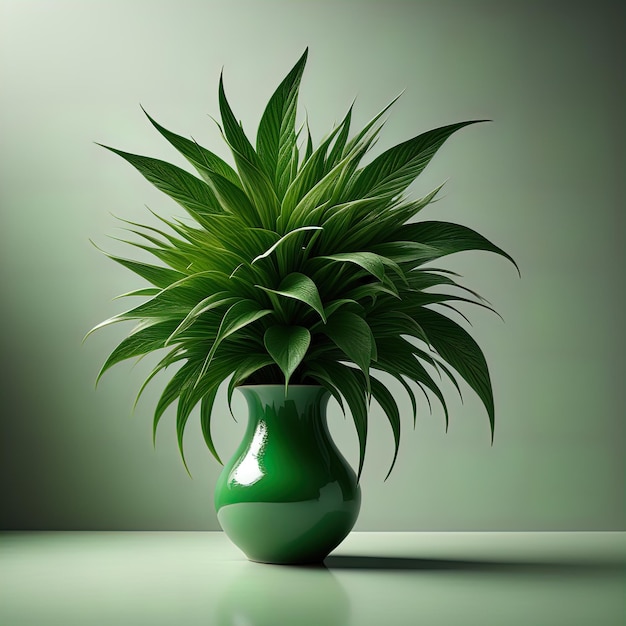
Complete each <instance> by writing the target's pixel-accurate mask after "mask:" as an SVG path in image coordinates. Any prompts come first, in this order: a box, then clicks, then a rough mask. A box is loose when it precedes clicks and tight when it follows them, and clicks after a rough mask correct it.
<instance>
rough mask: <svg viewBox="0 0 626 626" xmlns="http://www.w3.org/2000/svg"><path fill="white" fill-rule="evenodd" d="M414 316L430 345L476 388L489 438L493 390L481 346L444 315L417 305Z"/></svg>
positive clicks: (492, 413)
mask: <svg viewBox="0 0 626 626" xmlns="http://www.w3.org/2000/svg"><path fill="white" fill-rule="evenodd" d="M415 319H416V320H417V321H418V322H419V324H420V325H421V326H422V328H423V329H424V330H425V332H426V334H427V336H428V339H429V341H430V343H431V344H432V346H433V348H435V350H436V351H437V352H438V353H439V355H440V356H441V358H442V359H444V360H445V361H446V362H447V363H448V364H449V365H451V366H452V367H453V368H454V369H455V370H456V371H457V372H458V373H459V374H460V375H461V376H462V377H463V378H464V380H465V381H466V382H467V384H468V385H469V386H470V387H471V388H472V389H473V390H474V391H475V392H476V394H477V395H478V397H479V398H480V399H481V401H482V403H483V405H484V406H485V409H486V410H487V414H488V416H489V425H490V427H491V440H492V441H493V435H494V428H495V410H494V402H493V390H492V388H491V378H490V376H489V368H488V366H487V361H486V360H485V357H484V355H483V352H482V350H481V349H480V347H479V346H478V344H477V343H476V341H475V340H474V339H473V338H472V337H471V336H470V335H469V333H468V332H467V331H466V330H465V329H463V328H462V327H461V326H459V325H458V324H457V323H456V322H454V321H452V320H451V319H449V318H448V317H446V316H445V315H441V313H437V312H436V311H433V310H431V309H421V310H420V312H419V314H416V316H415Z"/></svg>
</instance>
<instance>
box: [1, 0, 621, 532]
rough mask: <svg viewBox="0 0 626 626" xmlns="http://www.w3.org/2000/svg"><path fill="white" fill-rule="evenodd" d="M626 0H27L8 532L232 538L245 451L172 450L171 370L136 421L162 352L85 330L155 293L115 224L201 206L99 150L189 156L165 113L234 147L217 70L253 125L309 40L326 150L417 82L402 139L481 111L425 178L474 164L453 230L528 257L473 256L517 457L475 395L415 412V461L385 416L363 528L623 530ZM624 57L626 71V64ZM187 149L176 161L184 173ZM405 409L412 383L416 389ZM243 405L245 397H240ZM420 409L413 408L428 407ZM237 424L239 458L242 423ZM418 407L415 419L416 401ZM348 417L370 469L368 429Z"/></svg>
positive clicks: (352, 450) (5, 368)
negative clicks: (231, 515)
mask: <svg viewBox="0 0 626 626" xmlns="http://www.w3.org/2000/svg"><path fill="white" fill-rule="evenodd" d="M623 23H624V12H623V9H619V8H618V3H614V4H610V3H606V2H605V3H603V2H595V3H593V4H592V3H579V4H575V3H558V2H542V3H532V2H531V3H528V2H480V1H477V0H468V1H457V2H452V1H448V2H419V1H416V2H340V3H339V2H338V3H333V2H299V3H296V2H286V1H285V2H280V1H266V2H263V3H260V2H242V1H235V2H229V3H225V2H224V3H218V2H206V1H200V0H197V1H194V0H177V1H176V2H173V1H163V2H148V1H147V0H143V1H142V0H133V1H131V2H126V1H122V0H109V1H106V2H105V1H94V2H70V1H69V0H49V1H43V0H42V1H36V0H3V2H2V3H1V4H0V82H1V83H2V94H1V95H0V136H1V137H2V144H1V148H0V160H1V167H0V201H1V204H2V213H1V216H2V217H1V220H2V221H1V232H0V237H1V247H0V278H1V284H2V297H1V299H0V306H1V308H0V320H1V324H0V340H1V346H0V348H1V349H0V358H1V359H2V363H1V366H2V372H3V375H2V378H1V381H2V383H1V384H2V405H1V406H2V413H1V417H0V445H1V458H0V489H1V494H0V496H1V500H0V502H1V504H0V527H2V528H12V529H29V528H46V529H216V528H218V526H217V520H216V518H215V514H214V512H213V509H212V490H213V485H214V483H215V480H216V477H217V475H218V472H219V466H218V465H217V463H215V462H214V461H213V460H212V458H211V457H210V455H209V453H208V451H207V450H206V449H205V447H204V444H203V443H202V441H201V436H200V430H199V426H198V424H197V420H194V419H192V420H191V423H190V426H189V432H188V434H187V437H186V449H187V458H188V461H189V466H190V469H191V472H192V474H193V479H190V478H189V477H188V476H187V474H186V473H185V470H184V468H183V466H182V463H181V462H180V459H179V456H178V451H177V447H176V440H175V432H174V424H173V420H172V418H173V416H172V415H171V414H167V415H166V416H165V417H164V419H163V422H164V423H163V425H162V426H161V430H160V432H159V436H158V439H157V447H156V451H155V450H153V448H152V442H151V412H152V410H153V408H154V404H155V402H156V399H157V398H158V395H159V390H160V387H159V385H161V384H162V380H159V381H156V382H155V383H154V384H153V385H152V387H150V388H149V389H148V392H147V393H146V395H145V397H144V398H143V400H142V401H141V402H140V404H139V405H138V407H137V409H136V410H135V413H134V416H133V417H130V413H131V409H132V403H133V399H134V395H135V393H136V391H137V389H138V387H139V385H140V383H141V381H142V380H143V377H144V376H145V375H146V373H147V372H148V371H149V363H146V362H142V363H140V364H138V365H137V366H136V367H133V366H132V365H130V364H129V365H128V366H126V365H122V366H119V367H118V368H117V369H115V370H112V371H111V372H110V373H108V374H107V375H106V377H105V378H104V379H103V380H102V382H101V385H100V386H99V388H98V389H97V391H94V379H95V376H96V373H97V371H98V369H99V366H100V364H101V363H102V361H103V359H104V358H105V356H106V355H107V354H108V352H109V351H110V350H111V349H112V348H113V346H114V345H116V341H118V340H119V339H120V338H121V336H122V334H123V332H124V330H123V329H121V328H111V329H108V330H107V331H102V332H101V333H99V334H96V335H94V336H92V337H91V338H90V339H89V340H88V341H87V342H86V343H85V344H84V345H81V340H82V337H83V335H84V334H85V332H86V331H87V330H88V329H89V328H90V327H92V326H93V325H95V324H96V323H97V322H99V321H101V320H102V319H104V318H105V317H108V316H110V315H112V314H114V313H115V312H118V311H120V310H122V309H121V307H122V306H123V305H122V304H121V303H119V302H114V301H112V298H113V297H114V296H115V295H117V294H119V293H122V292H124V291H128V290H131V289H133V288H136V287H137V286H139V285H138V282H137V280H135V278H134V277H133V275H131V274H130V273H129V272H126V271H125V270H124V269H123V268H121V267H118V266H116V265H115V264H114V263H112V262H111V261H109V260H108V259H106V258H105V257H104V256H103V255H102V254H100V253H99V252H98V251H97V250H96V249H95V248H94V247H93V246H92V245H91V244H90V242H89V239H93V240H94V241H95V242H96V243H97V245H99V246H102V247H105V248H106V249H107V250H109V251H113V252H115V251H122V250H123V249H124V248H123V247H122V245H121V244H119V243H118V242H116V241H114V240H111V239H108V238H107V235H113V236H120V235H121V231H120V230H119V227H118V226H119V224H118V223H117V222H116V221H115V220H114V218H113V217H112V216H111V213H113V214H116V215H119V216H122V217H125V218H128V219H131V220H132V219H135V220H139V221H143V220H149V219H150V215H149V213H148V211H147V210H146V208H145V206H144V205H146V204H147V205H148V206H149V207H150V208H151V209H154V210H156V211H158V212H160V213H161V214H163V215H166V216H169V215H180V211H179V209H178V207H177V206H176V205H174V204H173V203H172V202H171V201H169V200H168V199H167V198H166V197H164V196H161V195H160V194H159V193H158V192H157V191H155V190H154V189H152V188H151V187H150V185H149V184H148V183H146V182H145V181H144V180H143V179H142V178H141V177H140V176H139V175H138V174H137V173H136V172H135V171H134V170H132V168H131V167H130V166H128V165H127V164H125V163H124V162H123V161H122V160H121V159H118V158H116V157H114V156H113V155H111V154H110V153H107V152H106V151H104V150H102V149H101V148H99V147H98V146H96V145H94V143H93V142H94V141H99V142H102V143H106V144H109V145H113V146H116V147H119V148H121V149H126V150H129V151H131V152H139V153H144V154H149V155H152V156H157V157H160V158H164V159H170V160H174V161H176V158H177V157H176V155H175V154H174V153H173V152H172V151H171V150H170V149H169V147H168V146H167V144H166V143H165V142H164V141H163V140H162V139H161V138H160V137H159V136H158V134H157V133H156V132H155V131H154V130H153V129H152V128H151V127H150V125H149V123H148V122H147V120H146V119H145V117H144V116H143V114H142V112H141V110H140V108H139V103H141V104H142V105H143V106H144V107H146V109H147V110H148V111H149V112H150V113H151V114H152V115H154V116H155V117H156V118H157V119H158V120H159V121H161V123H163V124H164V125H165V126H167V127H170V128H172V129H174V130H177V131H178V132H179V133H181V134H184V135H193V136H195V137H196V138H197V139H198V140H199V141H200V142H201V143H204V144H205V145H208V146H210V147H212V148H213V149H214V150H215V151H216V152H218V153H219V154H222V156H224V157H226V156H227V154H226V152H225V150H224V148H223V144H222V143H221V139H220V137H219V133H218V131H217V130H216V128H215V125H214V124H213V123H212V122H211V120H210V118H209V117H208V116H207V114H209V115H214V116H215V115H217V113H218V107H217V81H218V77H219V73H220V70H221V68H222V67H224V69H225V81H226V88H227V92H228V95H229V98H230V101H231V103H232V104H233V107H234V108H235V110H236V113H237V115H239V116H240V117H241V118H242V120H243V122H244V125H245V126H246V128H247V129H253V128H255V126H256V124H257V123H258V120H259V117H260V114H261V112H262V107H263V105H264V103H265V102H266V101H267V98H268V97H269V95H270V94H271V92H272V90H273V89H274V87H275V86H276V84H277V83H278V81H279V80H280V79H281V78H282V77H283V76H284V74H285V73H286V72H287V70H288V69H289V68H290V67H291V65H292V64H293V62H295V60H296V59H297V57H298V56H299V55H300V54H301V52H302V50H303V49H304V48H305V46H307V45H308V46H309V47H310V56H309V63H308V67H307V70H306V73H305V77H304V81H303V86H302V92H301V111H302V112H303V111H304V110H305V109H306V111H307V112H308V115H309V119H310V122H311V126H312V129H313V134H314V136H315V137H316V138H317V139H319V138H320V137H321V135H322V134H323V133H324V132H325V131H327V130H328V129H330V127H331V126H332V124H333V123H334V122H336V121H338V120H339V119H341V117H342V116H343V114H344V112H345V111H346V109H347V107H348V106H349V105H350V102H351V100H352V98H353V97H354V96H357V103H356V113H355V117H356V119H355V122H356V124H357V125H358V124H362V123H364V122H365V121H366V120H367V119H369V118H370V117H371V116H373V115H374V114H375V113H376V112H378V110H380V109H381V108H382V107H383V106H384V105H385V104H386V103H387V102H388V101H389V100H390V99H391V98H393V97H394V96H395V95H397V94H398V93H399V92H400V91H402V90H405V92H404V95H403V96H402V98H401V99H400V100H399V102H398V103H397V104H396V105H395V106H394V108H393V111H392V114H391V117H390V120H389V122H388V123H387V125H386V127H385V130H384V132H383V135H382V138H381V141H380V143H379V146H378V147H377V149H380V150H382V149H384V148H386V147H389V146H391V145H393V144H394V143H397V142H399V141H401V140H403V139H406V138H408V137H411V136H414V135H416V134H418V133H419V132H422V131H423V130H427V129H429V128H433V127H436V126H439V125H443V124H447V123H450V122H454V121H458V120H461V119H472V118H489V119H492V120H494V122H493V123H491V124H484V125H477V126H473V127H471V128H468V129H465V130H463V131H462V132H461V133H459V134H458V135H455V136H454V137H453V138H452V139H451V140H450V142H449V143H448V144H446V146H445V147H444V149H442V151H441V152H440V154H438V155H437V157H436V158H435V159H434V161H433V162H432V164H431V165H430V166H429V168H428V169H427V170H426V172H425V173H424V174H423V176H422V177H420V179H419V181H418V182H417V183H415V185H414V187H413V190H414V192H415V194H416V195H418V194H420V193H424V192H426V191H429V190H430V189H432V188H433V187H434V186H436V185H437V184H439V183H440V182H442V181H443V180H446V179H448V178H449V181H448V183H447V186H446V194H445V198H444V199H443V200H442V201H441V202H439V203H437V204H436V205H434V206H433V207H431V208H430V209H429V210H428V213H427V215H426V214H425V215H424V216H425V217H427V218H430V219H448V220H450V221H456V222H460V223H463V224H465V225H467V226H470V227H471V228H474V229H476V230H478V231H479V232H481V233H483V234H484V235H486V236H487V237H489V238H490V239H491V240H493V241H494V242H495V243H497V244H498V245H500V246H502V247H503V248H504V249H505V250H507V251H508V252H510V253H511V254H512V255H513V256H514V257H515V259H516V260H517V261H518V263H519V265H520V267H521V270H522V278H521V279H519V278H518V277H517V275H516V273H515V270H514V269H513V268H512V267H511V266H510V265H508V264H507V263H506V262H505V261H504V260H501V259H500V258H498V257H495V256H493V255H489V254H478V253H477V254H473V253H467V254H464V255H458V257H457V258H452V259H450V261H449V267H453V268H455V269H456V270H457V271H460V272H461V273H462V274H463V275H464V276H465V279H466V284H468V285H471V286H472V287H474V288H475V289H477V290H478V291H479V292H480V293H481V294H482V295H484V296H485V297H486V298H488V299H489V300H490V301H491V302H492V303H493V305H494V306H495V307H496V309H497V310H498V311H499V312H500V313H501V314H502V316H503V317H504V319H505V320H506V321H505V323H502V322H500V321H499V320H498V319H497V318H496V317H495V316H493V315H490V314H488V313H483V312H482V311H473V312H472V313H473V316H472V319H473V322H474V326H473V330H472V332H473V334H474V336H475V337H476V339H477V340H478V341H479V343H480V344H481V346H483V348H484V350H485V353H486V355H487V358H488V361H489V363H490V366H491V369H492V375H493V383H494V388H495V394H496V409H497V427H496V438H495V445H494V446H493V447H491V446H490V444H489V431H488V422H487V418H486V415H485V414H484V412H483V410H482V409H481V406H480V404H479V402H478V400H477V399H476V398H474V397H472V393H471V392H470V391H469V390H466V391H465V393H464V396H465V402H464V404H461V403H460V402H458V401H456V400H455V399H454V397H453V396H452V395H450V398H451V400H450V407H451V412H452V420H451V425H450V429H449V432H448V433H447V434H446V433H445V432H444V426H443V418H442V415H441V412H440V411H438V410H435V411H434V413H433V415H432V416H429V415H428V411H427V410H423V411H422V413H421V415H420V417H419V420H418V424H417V428H416V429H415V430H414V431H413V430H412V428H411V424H410V419H407V421H406V422H405V423H404V425H405V428H404V433H403V440H402V444H401V450H400V456H399V461H398V463H397V466H396V469H395V471H394V473H393V474H392V475H391V477H390V478H389V479H388V480H387V481H386V482H383V478H384V476H385V474H386V470H387V467H388V463H389V462H390V460H391V453H392V438H391V432H390V430H389V429H388V427H387V426H386V424H385V423H384V419H383V417H382V416H381V415H380V413H378V412H377V411H376V410H374V411H373V413H372V416H371V422H372V423H371V433H370V440H369V445H368V457H367V459H366V466H365V472H364V475H363V483H362V484H363V490H364V502H363V508H362V514H361V517H360V520H359V522H358V525H357V529H359V530H400V529H401V530H422V529H435V530H437V529H441V530H447V529H461V530H483V529H484V530H493V529H500V530H514V529H518V530H525V529H530V530H532V529H547V530H552V529H554V530H557V529H559V530H568V529H582V530H587V529H606V530H608V529H622V530H623V529H624V527H625V521H626V514H625V507H624V493H625V489H624V476H625V472H624V469H625V468H624V456H625V455H624V417H625V411H624V394H623V381H624V330H623V322H624V318H625V317H624V279H623V268H624V267H625V264H624V245H623V237H624V222H623V210H624V183H623V172H624V148H623V146H624V120H623V111H624V110H625V108H624V75H623V59H624V58H625V55H624V52H625V51H624V45H623V41H622V39H623V37H622V34H621V29H620V26H621V25H622V24H623ZM620 64H621V68H620ZM176 162H178V161H176ZM399 395H400V397H401V394H399ZM222 402H223V398H222ZM405 408H406V403H405ZM236 412H237V414H238V415H239V416H240V419H239V422H238V423H235V422H233V421H232V420H231V418H230V417H229V416H228V415H227V412H226V410H225V409H223V410H222V413H223V415H220V416H218V418H217V419H216V420H215V437H216V441H217V444H218V447H219V449H220V451H222V453H223V454H224V455H227V454H228V452H229V451H232V450H233V449H234V447H235V445H236V443H237V441H238V439H239V437H240V436H241V432H242V427H243V422H244V421H245V417H244V414H245V411H244V410H243V406H242V400H241V399H237V401H236ZM407 417H408V416H407ZM331 427H332V430H333V433H334V434H335V437H336V439H337V441H338V443H339V445H340V446H341V447H342V449H343V450H344V451H345V453H346V455H347V456H348V457H349V459H350V460H351V461H352V462H354V461H355V460H356V456H357V444H356V436H355V434H354V432H353V429H352V427H351V425H350V422H349V420H346V421H344V420H343V418H342V417H341V415H340V414H339V412H338V410H337V407H336V406H335V407H334V408H333V410H332V412H331Z"/></svg>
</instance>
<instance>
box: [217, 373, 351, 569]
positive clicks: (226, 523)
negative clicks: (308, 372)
mask: <svg viewBox="0 0 626 626" xmlns="http://www.w3.org/2000/svg"><path fill="white" fill-rule="evenodd" d="M241 391H242V393H243V394H244V396H245V398H246V400H247V403H248V410H249V413H248V414H249V420H248V427H247V429H246V433H245V434H244V437H243V441H242V443H241V445H240V446H239V448H238V449H237V451H236V452H235V454H234V455H233V457H232V459H231V460H230V461H229V462H228V463H227V464H226V465H225V466H224V469H223V471H222V473H221V475H220V477H219V479H218V481H217V485H216V489H215V508H216V510H217V516H218V520H219V522H220V524H221V526H222V528H223V529H224V531H225V532H226V534H227V535H228V536H229V537H230V539H231V540H232V541H233V543H234V544H235V545H237V546H238V547H239V548H240V549H241V550H242V551H243V552H244V553H245V554H246V556H247V557H248V558H249V559H251V560H253V561H261V562H266V563H283V564H286V563H294V564H295V563H313V562H321V561H322V560H323V559H324V558H325V557H326V556H327V555H328V554H329V553H330V551H331V550H333V549H334V548H335V547H336V546H337V545H338V544H339V543H340V542H341V541H342V540H343V539H344V538H345V537H346V535H347V534H348V533H349V532H350V530H351V529H352V527H353V526H354V523H355V521H356V518H357V515H358V512H359V508H360V503H361V491H360V487H359V486H358V484H357V482H356V475H355V473H354V471H353V470H352V468H351V467H350V465H349V464H348V463H347V461H346V460H345V459H344V458H343V456H342V455H341V453H340V452H339V450H337V448H336V446H335V444H334V443H333V441H332V439H331V437H330V433H329V432H328V427H327V424H326V405H327V403H328V399H329V393H328V392H327V391H326V390H324V389H323V388H321V387H318V386H302V385H294V386H290V387H289V390H288V395H287V396H285V389H284V387H283V386H282V385H263V386H261V385H258V386H249V387H242V388H241Z"/></svg>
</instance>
